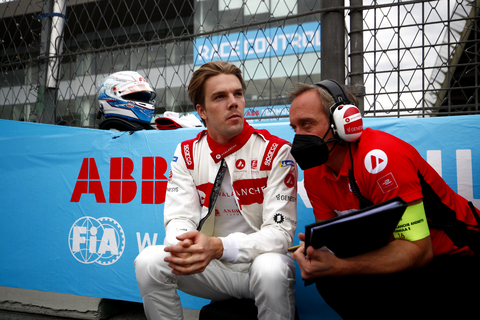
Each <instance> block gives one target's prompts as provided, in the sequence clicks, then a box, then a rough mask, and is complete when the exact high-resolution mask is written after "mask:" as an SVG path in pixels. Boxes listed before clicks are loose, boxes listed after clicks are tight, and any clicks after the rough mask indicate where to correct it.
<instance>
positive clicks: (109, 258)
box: [68, 217, 125, 265]
mask: <svg viewBox="0 0 480 320" xmlns="http://www.w3.org/2000/svg"><path fill="white" fill-rule="evenodd" d="M68 245H69V247H70V252H71V253H72V255H73V256H74V257H75V259H77V260H78V261H79V262H81V263H85V264H90V263H94V262H96V263H98V264H101V265H110V264H113V263H115V262H116V261H117V260H118V259H120V257H121V256H122V253H123V251H124V250H125V233H124V232H123V229H122V227H121V226H120V224H119V223H118V222H117V221H115V220H113V219H112V218H108V217H103V218H99V219H95V218H92V217H82V218H80V219H78V220H77V221H75V222H74V224H73V226H72V227H71V228H70V234H69V236H68Z"/></svg>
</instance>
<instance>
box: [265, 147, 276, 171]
mask: <svg viewBox="0 0 480 320" xmlns="http://www.w3.org/2000/svg"><path fill="white" fill-rule="evenodd" d="M277 147H278V143H274V144H272V147H271V148H270V150H268V154H267V157H266V158H265V162H264V164H265V165H266V166H269V165H270V163H271V162H272V156H273V154H274V153H275V150H276V149H277Z"/></svg>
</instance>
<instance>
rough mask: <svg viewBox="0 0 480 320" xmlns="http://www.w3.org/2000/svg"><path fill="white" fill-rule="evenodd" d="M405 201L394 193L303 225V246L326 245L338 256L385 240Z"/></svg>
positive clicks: (356, 252) (359, 251) (376, 246)
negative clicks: (361, 207) (358, 208)
mask: <svg viewBox="0 0 480 320" xmlns="http://www.w3.org/2000/svg"><path fill="white" fill-rule="evenodd" d="M407 206H408V204H407V202H405V201H404V200H403V199H402V198H400V197H395V198H392V199H390V200H387V201H384V202H382V203H379V204H376V205H374V206H371V207H368V208H366V209H362V210H358V211H354V212H350V213H348V214H346V215H343V216H339V217H335V218H332V219H328V220H325V221H321V222H317V223H313V224H309V225H307V226H305V248H308V246H312V247H313V248H314V249H319V248H321V247H323V246H325V247H327V248H328V249H329V250H330V251H332V252H333V253H334V254H335V255H336V256H337V257H339V258H348V257H353V256H356V255H359V254H362V253H366V252H369V251H373V250H376V249H379V248H381V247H383V246H385V245H387V244H388V242H389V240H390V238H391V237H392V235H393V232H394V230H395V227H396V226H397V225H398V222H399V221H400V219H401V218H402V216H403V213H404V212H405V209H406V208H407Z"/></svg>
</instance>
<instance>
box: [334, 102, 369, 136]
mask: <svg viewBox="0 0 480 320" xmlns="http://www.w3.org/2000/svg"><path fill="white" fill-rule="evenodd" d="M332 122H333V124H334V126H335V128H334V132H335V134H336V135H338V137H339V138H340V139H342V140H344V141H346V142H353V141H356V140H358V139H359V138H360V136H361V135H362V131H363V119H362V114H361V113H360V110H358V108H357V107H356V106H354V105H352V104H348V105H340V106H338V107H336V108H334V110H332Z"/></svg>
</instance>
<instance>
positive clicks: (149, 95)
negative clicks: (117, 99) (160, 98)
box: [122, 91, 156, 103]
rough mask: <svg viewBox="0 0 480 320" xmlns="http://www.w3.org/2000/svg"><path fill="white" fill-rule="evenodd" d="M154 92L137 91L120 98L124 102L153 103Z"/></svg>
mask: <svg viewBox="0 0 480 320" xmlns="http://www.w3.org/2000/svg"><path fill="white" fill-rule="evenodd" d="M155 96H156V94H155V92H150V91H138V92H133V93H130V94H126V95H123V96H122V98H124V99H125V100H132V101H140V102H146V103H153V100H155Z"/></svg>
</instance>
